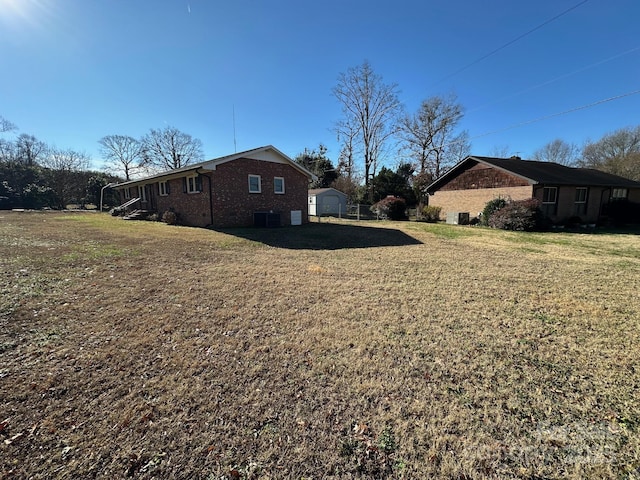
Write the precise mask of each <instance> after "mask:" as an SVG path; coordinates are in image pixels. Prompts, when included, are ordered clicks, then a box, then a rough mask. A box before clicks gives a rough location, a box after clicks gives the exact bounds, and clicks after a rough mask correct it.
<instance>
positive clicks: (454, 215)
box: [447, 212, 469, 225]
mask: <svg viewBox="0 0 640 480" xmlns="http://www.w3.org/2000/svg"><path fill="white" fill-rule="evenodd" d="M447 223H449V224H451V225H469V212H447Z"/></svg>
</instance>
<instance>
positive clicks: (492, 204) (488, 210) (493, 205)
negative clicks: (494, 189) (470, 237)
mask: <svg viewBox="0 0 640 480" xmlns="http://www.w3.org/2000/svg"><path fill="white" fill-rule="evenodd" d="M506 205H507V199H506V198H503V197H497V198H494V199H493V200H489V201H488V202H487V204H486V205H485V206H484V210H482V218H481V219H480V223H481V224H482V225H485V226H486V225H489V220H490V218H491V215H493V214H494V213H495V212H497V211H498V210H500V209H501V208H504V207H505V206H506Z"/></svg>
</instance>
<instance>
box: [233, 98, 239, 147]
mask: <svg viewBox="0 0 640 480" xmlns="http://www.w3.org/2000/svg"><path fill="white" fill-rule="evenodd" d="M232 108H233V153H238V144H237V143H236V106H235V104H234V105H233V106H232Z"/></svg>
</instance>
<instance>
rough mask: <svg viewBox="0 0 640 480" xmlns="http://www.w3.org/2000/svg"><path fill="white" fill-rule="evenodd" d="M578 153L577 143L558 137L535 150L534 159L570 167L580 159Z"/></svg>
mask: <svg viewBox="0 0 640 480" xmlns="http://www.w3.org/2000/svg"><path fill="white" fill-rule="evenodd" d="M578 154H579V150H578V147H577V146H576V145H575V144H573V143H567V142H565V141H564V140H562V139H560V138H556V139H555V140H553V141H551V142H549V143H547V144H546V145H545V146H544V147H542V148H539V149H538V150H536V151H535V152H533V159H534V160H538V161H539V162H554V163H559V164H560V165H566V166H569V167H570V166H573V165H575V164H576V162H577V161H578Z"/></svg>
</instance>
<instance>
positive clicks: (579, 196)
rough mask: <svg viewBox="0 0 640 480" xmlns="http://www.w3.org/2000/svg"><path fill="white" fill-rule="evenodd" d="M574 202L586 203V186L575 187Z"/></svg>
mask: <svg viewBox="0 0 640 480" xmlns="http://www.w3.org/2000/svg"><path fill="white" fill-rule="evenodd" d="M576 203H587V188H586V187H578V188H576Z"/></svg>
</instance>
